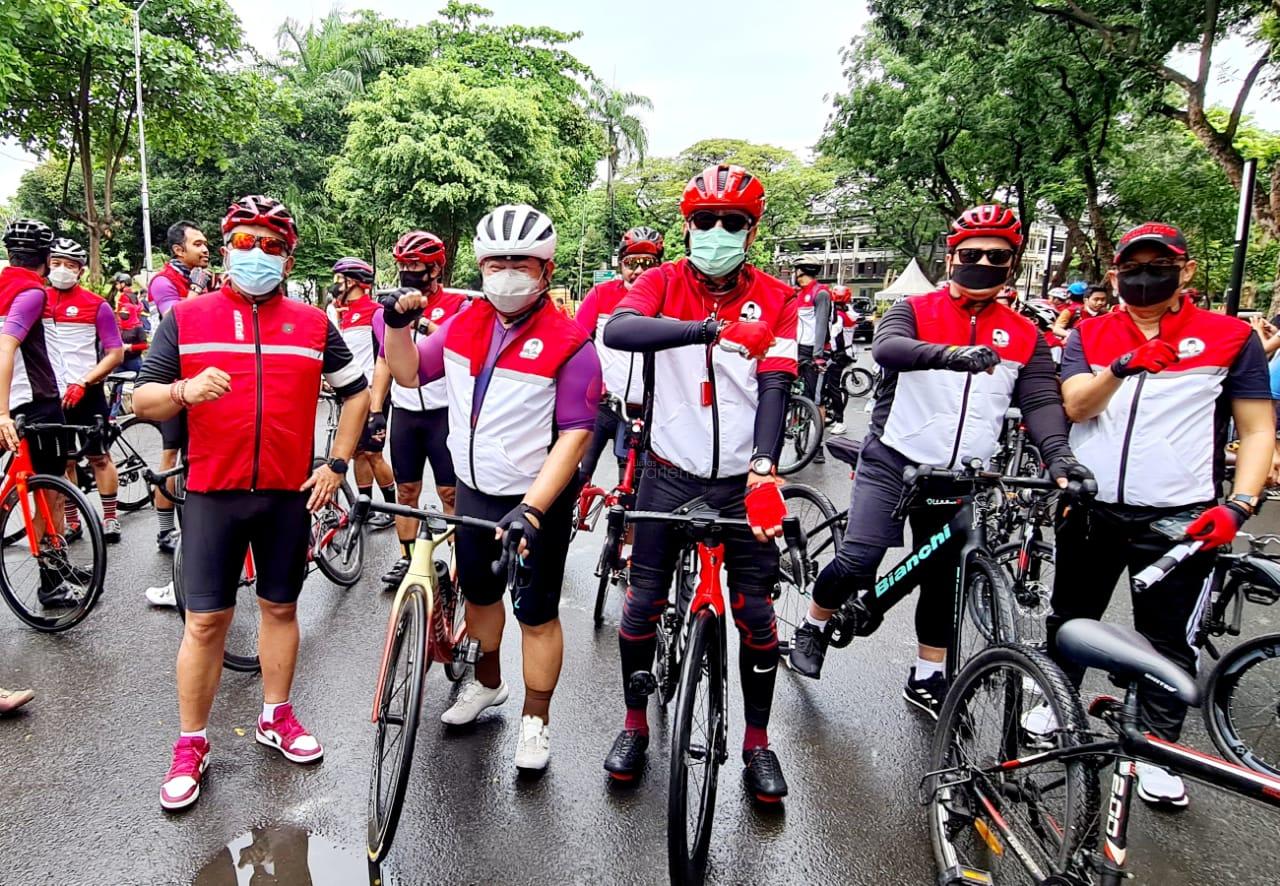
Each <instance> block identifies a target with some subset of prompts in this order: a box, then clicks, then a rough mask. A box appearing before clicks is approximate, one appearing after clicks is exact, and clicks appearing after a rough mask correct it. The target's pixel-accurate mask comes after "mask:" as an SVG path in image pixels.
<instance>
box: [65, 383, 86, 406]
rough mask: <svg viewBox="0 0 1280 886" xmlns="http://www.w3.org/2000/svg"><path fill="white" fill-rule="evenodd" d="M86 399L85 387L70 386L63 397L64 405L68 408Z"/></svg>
mask: <svg viewBox="0 0 1280 886" xmlns="http://www.w3.org/2000/svg"><path fill="white" fill-rule="evenodd" d="M83 399H84V385H77V384H69V385H67V392H66V393H65V394H63V395H62V405H63V406H66V407H68V408H70V407H72V406H75V405H76V404H77V403H79V402H80V401H81V400H83Z"/></svg>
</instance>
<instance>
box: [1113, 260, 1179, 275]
mask: <svg viewBox="0 0 1280 886" xmlns="http://www.w3.org/2000/svg"><path fill="white" fill-rule="evenodd" d="M1184 264H1186V263H1185V262H1180V261H1178V260H1177V259H1174V258H1158V259H1156V260H1155V261H1148V262H1136V261H1123V262H1120V264H1118V265H1116V270H1117V271H1119V272H1120V273H1121V274H1134V273H1138V272H1140V271H1147V270H1152V271H1167V270H1169V269H1170V268H1181V267H1182V266H1183V265H1184Z"/></svg>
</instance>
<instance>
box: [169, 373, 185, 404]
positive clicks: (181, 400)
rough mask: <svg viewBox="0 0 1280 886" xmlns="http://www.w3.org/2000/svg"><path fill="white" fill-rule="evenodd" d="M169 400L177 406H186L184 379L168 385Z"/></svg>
mask: <svg viewBox="0 0 1280 886" xmlns="http://www.w3.org/2000/svg"><path fill="white" fill-rule="evenodd" d="M169 399H170V400H172V401H173V402H174V403H177V404H178V405H179V406H182V407H184V408H185V407H186V406H187V380H186V379H185V378H182V379H179V380H178V381H175V382H174V383H173V384H171V385H169Z"/></svg>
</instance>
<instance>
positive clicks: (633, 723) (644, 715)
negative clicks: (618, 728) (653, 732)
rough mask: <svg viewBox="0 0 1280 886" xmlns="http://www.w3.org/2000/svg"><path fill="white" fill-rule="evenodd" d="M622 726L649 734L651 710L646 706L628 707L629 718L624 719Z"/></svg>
mask: <svg viewBox="0 0 1280 886" xmlns="http://www.w3.org/2000/svg"><path fill="white" fill-rule="evenodd" d="M622 728H623V729H627V730H630V731H632V732H643V733H644V734H645V735H648V734H649V712H648V711H647V710H646V709H644V708H627V719H626V720H624V721H623V723H622Z"/></svg>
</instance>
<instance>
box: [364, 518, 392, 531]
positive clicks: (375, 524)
mask: <svg viewBox="0 0 1280 886" xmlns="http://www.w3.org/2000/svg"><path fill="white" fill-rule="evenodd" d="M395 524H396V518H395V517H393V516H391V515H390V514H370V515H369V519H368V520H365V521H364V525H365V526H368V527H369V528H370V529H372V530H374V531H375V532H376V531H377V530H379V529H387V528H389V527H391V526H394V525H395Z"/></svg>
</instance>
